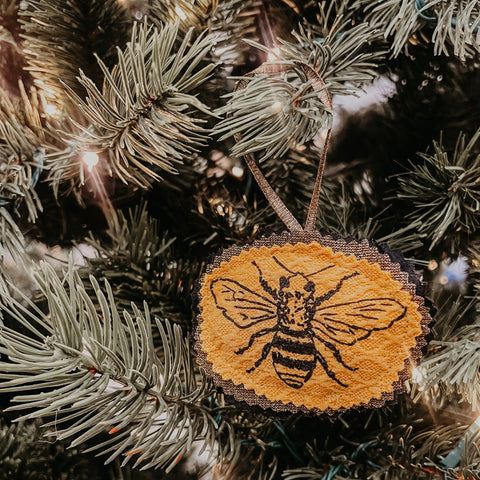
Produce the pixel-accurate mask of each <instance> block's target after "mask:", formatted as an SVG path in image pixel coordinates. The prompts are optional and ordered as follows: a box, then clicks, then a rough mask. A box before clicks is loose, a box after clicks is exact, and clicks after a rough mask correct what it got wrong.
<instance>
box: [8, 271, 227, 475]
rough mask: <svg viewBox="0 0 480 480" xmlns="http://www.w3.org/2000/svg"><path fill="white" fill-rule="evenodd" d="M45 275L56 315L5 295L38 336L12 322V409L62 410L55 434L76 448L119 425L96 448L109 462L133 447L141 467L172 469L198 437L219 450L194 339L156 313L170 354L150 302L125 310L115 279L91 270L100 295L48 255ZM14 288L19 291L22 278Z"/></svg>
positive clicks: (40, 274)
mask: <svg viewBox="0 0 480 480" xmlns="http://www.w3.org/2000/svg"><path fill="white" fill-rule="evenodd" d="M35 279H36V281H37V282H38V284H39V287H40V290H41V292H42V293H43V294H44V295H45V298H46V299H47V303H48V311H49V313H48V315H45V314H42V313H41V312H40V311H39V310H38V309H37V308H36V307H35V305H34V304H33V303H32V301H31V300H29V299H28V298H27V297H25V296H23V298H22V301H21V302H18V301H16V300H14V299H13V297H12V296H10V295H8V293H4V294H3V295H2V302H1V303H2V310H4V313H5V314H6V315H9V316H11V317H12V318H13V319H15V320H16V321H17V322H18V323H19V325H21V326H23V328H26V329H28V330H29V331H30V332H31V334H32V335H33V336H26V335H25V334H23V333H20V332H19V330H18V329H14V328H10V327H8V326H7V325H6V324H3V326H2V330H1V338H0V341H1V344H0V345H1V346H0V352H1V353H2V354H3V355H5V356H6V358H7V359H8V361H3V362H0V378H2V379H3V380H4V381H3V382H2V384H1V385H0V390H1V391H2V392H15V394H16V396H15V397H14V399H13V401H14V402H15V403H16V404H17V405H15V406H12V407H10V410H12V411H16V410H24V409H28V410H29V411H30V413H27V414H25V415H24V416H23V417H21V419H34V418H39V417H43V416H46V415H55V419H54V420H53V421H52V422H51V423H49V424H46V427H52V428H54V429H55V430H54V432H49V433H48V435H49V436H53V437H55V438H57V439H60V440H62V439H73V441H72V443H71V445H72V446H75V445H79V444H80V443H82V442H84V441H86V440H87V439H90V438H93V437H96V436H97V435H99V434H100V433H102V432H109V434H110V435H111V439H109V440H107V441H104V442H101V443H98V441H97V444H96V445H95V446H94V447H92V448H91V450H99V451H100V453H102V454H108V455H109V457H108V458H107V462H109V461H112V460H113V459H115V458H117V457H119V456H120V455H123V456H124V457H125V458H124V460H123V465H125V464H126V463H127V462H129V461H130V460H131V458H132V457H137V460H136V462H135V465H139V464H142V469H146V468H150V467H163V468H166V470H167V471H168V470H170V469H171V468H173V467H174V465H175V464H176V463H177V462H178V461H179V459H180V458H181V457H182V455H184V454H185V453H186V452H188V450H189V449H190V448H191V446H192V443H193V442H194V441H195V440H196V439H202V440H203V441H204V442H205V445H206V446H208V447H209V448H210V449H211V451H212V454H213V453H216V452H218V451H219V448H220V447H218V444H217V443H216V441H215V438H216V436H217V438H218V436H219V435H220V433H221V431H222V430H223V429H224V427H225V425H224V424H223V423H222V424H219V423H218V422H217V420H216V419H215V409H214V408H211V407H209V406H208V405H209V404H210V401H211V399H212V398H214V397H215V393H214V389H213V387H212V385H211V384H210V383H209V382H208V381H206V380H205V379H204V378H201V379H198V378H197V375H196V373H195V369H194V366H193V363H192V357H191V352H190V349H189V343H188V341H186V340H185V339H184V338H183V336H182V333H181V330H180V328H179V327H178V326H173V327H172V326H171V325H170V323H168V322H160V321H159V320H155V323H156V328H157V329H158V333H159V335H160V337H161V340H162V350H161V352H162V358H160V357H158V356H157V355H156V354H155V349H154V346H153V338H152V328H151V324H150V322H151V320H150V314H149V310H148V307H147V306H146V304H145V305H144V310H143V311H141V310H140V309H138V308H137V307H135V306H132V311H133V315H131V314H129V313H128V312H126V311H124V312H123V315H122V317H123V318H122V317H121V316H120V313H119V312H118V310H117V308H116V306H115V300H114V298H113V294H112V290H111V288H110V285H109V284H108V282H106V283H105V290H104V291H102V290H101V289H100V287H99V285H98V283H97V281H96V280H95V278H93V277H91V283H92V286H93V288H94V290H95V297H94V301H92V299H91V298H90V297H89V296H88V295H87V293H86V290H85V288H84V286H83V285H82V282H81V280H80V278H79V276H78V273H76V272H75V271H74V270H73V268H72V267H71V266H70V267H69V269H68V270H67V272H66V274H65V277H64V278H63V279H60V278H58V276H57V275H56V273H55V272H54V270H53V268H52V267H51V266H49V265H47V264H45V263H42V264H41V266H40V269H39V270H38V271H37V272H36V275H35ZM9 288H11V289H12V290H13V291H17V289H16V288H15V286H14V285H9ZM17 293H20V292H18V291H17ZM94 302H95V303H97V304H98V305H99V306H100V310H101V314H100V315H99V314H98V313H97V311H96V308H95V304H94ZM25 305H26V306H28V307H29V309H27V308H26V307H25ZM46 391H47V392H46ZM22 392H24V393H23V394H22ZM61 426H63V427H62V428H61ZM227 440H228V441H227V444H228V446H227V447H226V448H224V449H220V452H219V455H220V457H222V455H223V454H226V455H228V450H229V448H230V447H229V446H230V445H231V443H232V442H233V439H232V438H231V436H228V435H227ZM137 455H139V456H137Z"/></svg>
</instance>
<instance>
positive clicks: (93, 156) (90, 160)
mask: <svg viewBox="0 0 480 480" xmlns="http://www.w3.org/2000/svg"><path fill="white" fill-rule="evenodd" d="M82 161H83V163H84V164H85V165H86V166H87V169H88V171H89V172H91V171H92V169H93V167H94V166H95V165H97V163H98V154H97V153H95V152H85V153H84V154H83V157H82Z"/></svg>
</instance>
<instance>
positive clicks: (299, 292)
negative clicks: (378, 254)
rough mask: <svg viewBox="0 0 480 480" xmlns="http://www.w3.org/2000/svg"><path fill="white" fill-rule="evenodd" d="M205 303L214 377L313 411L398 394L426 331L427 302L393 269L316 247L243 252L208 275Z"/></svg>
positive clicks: (205, 344)
mask: <svg viewBox="0 0 480 480" xmlns="http://www.w3.org/2000/svg"><path fill="white" fill-rule="evenodd" d="M199 297H200V304H199V306H200V312H201V317H202V322H201V329H200V332H199V339H200V341H201V345H202V350H203V352H204V354H205V355H206V359H207V360H208V362H210V363H211V365H212V370H213V372H215V374H217V375H219V376H220V377H221V379H222V380H223V381H231V382H233V384H234V385H243V387H244V388H245V389H246V390H253V391H254V393H255V395H257V396H262V395H263V396H265V397H266V398H267V399H268V400H270V401H272V402H276V401H280V402H282V403H283V404H288V403H290V402H291V403H292V404H293V405H294V406H296V407H300V406H305V407H306V408H307V409H319V410H322V411H325V410H328V409H332V410H338V409H340V408H346V409H348V408H351V407H355V406H360V405H362V404H368V403H369V402H370V401H371V400H372V399H380V398H381V397H382V395H383V394H385V393H389V392H393V391H394V389H395V388H394V383H395V382H398V381H399V373H400V372H401V371H402V370H404V369H405V360H406V359H408V358H409V356H410V353H411V351H412V349H413V348H414V347H415V345H416V344H417V339H416V337H418V336H420V335H422V333H423V332H422V326H421V321H422V314H421V312H420V311H419V305H418V303H416V302H415V301H414V299H413V298H412V294H411V293H410V292H408V291H406V290H405V289H403V288H402V284H401V283H400V282H399V281H397V280H395V279H394V278H393V277H392V274H391V273H390V272H389V271H387V270H384V269H382V268H381V266H380V265H379V264H378V263H370V262H368V261H367V260H365V259H362V260H359V259H357V258H356V257H355V256H353V255H347V254H345V253H343V252H334V251H333V250H332V249H331V248H329V247H325V246H322V245H320V244H319V243H317V242H313V243H309V244H304V243H297V244H294V245H291V244H284V245H274V246H262V247H259V248H255V247H252V248H251V249H250V250H243V251H241V252H240V253H239V254H238V255H235V256H232V257H231V258H230V259H229V260H228V261H226V262H222V263H221V265H219V266H217V267H216V268H214V269H213V271H211V273H208V274H206V275H205V276H204V278H203V284H202V285H201V289H200V292H199Z"/></svg>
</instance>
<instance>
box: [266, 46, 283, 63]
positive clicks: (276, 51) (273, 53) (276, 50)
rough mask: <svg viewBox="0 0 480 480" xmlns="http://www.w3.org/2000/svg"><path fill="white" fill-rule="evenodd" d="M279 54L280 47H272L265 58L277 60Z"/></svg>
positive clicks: (271, 60) (270, 60)
mask: <svg viewBox="0 0 480 480" xmlns="http://www.w3.org/2000/svg"><path fill="white" fill-rule="evenodd" d="M279 55H280V49H279V48H278V47H273V49H272V51H271V52H269V53H268V55H267V60H268V61H269V62H273V61H275V60H277V58H278V57H279Z"/></svg>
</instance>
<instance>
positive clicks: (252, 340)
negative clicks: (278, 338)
mask: <svg viewBox="0 0 480 480" xmlns="http://www.w3.org/2000/svg"><path fill="white" fill-rule="evenodd" d="M276 331H277V328H276V327H273V328H265V329H263V330H260V331H259V332H256V333H254V334H253V335H252V336H251V337H250V340H249V342H248V345H247V346H246V347H242V348H239V349H238V350H235V353H236V354H237V355H241V354H242V353H244V352H246V351H247V350H248V349H249V348H250V347H251V346H252V345H253V344H254V342H255V340H256V339H257V338H259V337H262V336H263V335H266V334H267V333H271V332H276Z"/></svg>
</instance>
